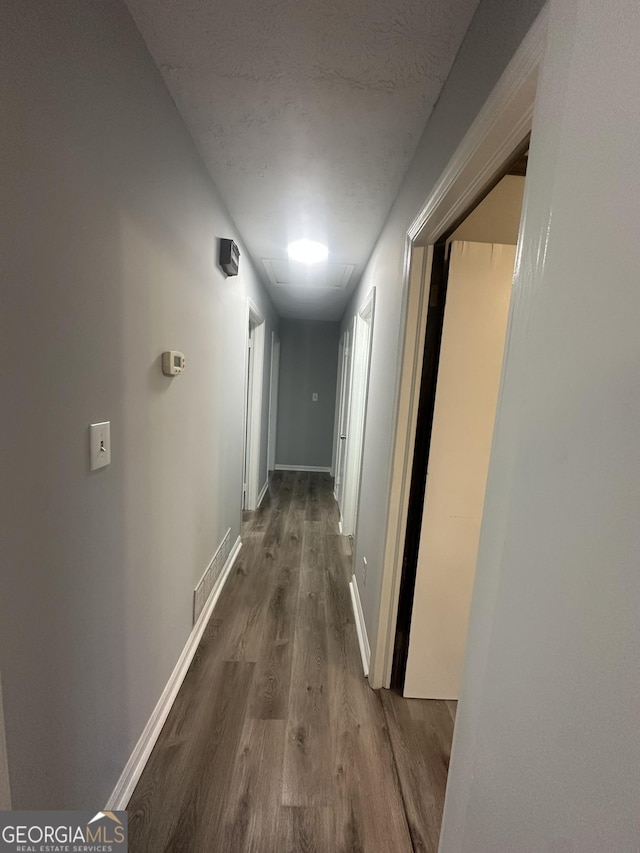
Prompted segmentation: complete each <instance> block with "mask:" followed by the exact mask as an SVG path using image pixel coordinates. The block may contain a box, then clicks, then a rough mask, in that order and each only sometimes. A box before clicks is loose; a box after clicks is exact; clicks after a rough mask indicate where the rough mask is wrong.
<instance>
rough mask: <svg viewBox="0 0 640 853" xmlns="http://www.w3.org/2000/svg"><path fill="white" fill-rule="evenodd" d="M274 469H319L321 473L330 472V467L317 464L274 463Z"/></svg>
mask: <svg viewBox="0 0 640 853" xmlns="http://www.w3.org/2000/svg"><path fill="white" fill-rule="evenodd" d="M276 471H319V472H321V473H322V474H330V473H331V468H324V467H322V466H318V465H276Z"/></svg>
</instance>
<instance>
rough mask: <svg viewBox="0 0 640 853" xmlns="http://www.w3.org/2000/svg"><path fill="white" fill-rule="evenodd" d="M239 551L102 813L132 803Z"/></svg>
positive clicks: (231, 558)
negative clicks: (134, 791)
mask: <svg viewBox="0 0 640 853" xmlns="http://www.w3.org/2000/svg"><path fill="white" fill-rule="evenodd" d="M241 548H242V542H241V540H240V537H239V536H238V538H237V539H236V541H235V543H234V545H233V548H232V549H231V552H230V554H229V556H228V558H227V562H226V564H225V567H224V569H223V570H222V572H221V574H220V577H219V578H218V580H217V581H216V583H215V585H214V587H213V589H212V590H211V595H210V596H209V600H208V601H207V603H206V604H205V606H204V607H203V609H202V613H201V614H200V617H199V618H198V621H197V622H196V624H195V625H194V626H193V629H192V631H191V633H190V634H189V637H188V639H187V642H186V644H185V647H184V648H183V650H182V654H181V655H180V657H179V658H178V662H177V663H176V665H175V667H174V670H173V672H172V673H171V676H170V677H169V680H168V681H167V684H166V686H165V688H164V690H163V691H162V695H161V696H160V699H158V704H157V705H156V707H155V708H154V709H153V712H152V714H151V716H150V717H149V720H148V722H147V725H146V726H145V727H144V731H143V732H142V734H141V735H140V739H139V740H138V743H137V744H136V745H135V747H134V750H133V752H132V753H131V755H130V757H129V760H128V761H127V763H126V766H125V768H124V770H123V771H122V775H121V776H120V778H119V779H118V781H117V783H116V786H115V788H114V789H113V792H112V793H111V796H110V797H109V799H108V800H107V804H106V806H105V809H107V810H109V811H119V810H122V809H126V807H127V804H128V803H129V800H130V799H131V795H132V794H133V790H134V788H135V786H136V785H137V784H138V781H139V780H140V777H141V776H142V771H143V770H144V768H145V765H146V763H147V761H148V760H149V756H150V755H151V751H152V750H153V747H154V746H155V744H156V741H157V740H158V736H159V735H160V732H161V730H162V727H163V725H164V724H165V722H166V719H167V717H168V716H169V712H170V711H171V707H172V706H173V703H174V701H175V698H176V696H177V695H178V691H179V690H180V687H181V685H182V682H183V681H184V678H185V676H186V674H187V671H188V669H189V666H190V665H191V661H192V660H193V656H194V655H195V653H196V650H197V648H198V645H199V643H200V640H201V638H202V635H203V633H204V629H205V628H206V626H207V623H208V621H209V619H210V618H211V614H212V613H213V608H214V607H215V606H216V603H217V601H218V598H219V597H220V593H221V592H222V587H223V586H224V584H225V582H226V580H227V578H228V577H229V574H230V573H231V569H232V568H233V564H234V563H235V561H236V557H237V556H238V554H239V552H240V549H241Z"/></svg>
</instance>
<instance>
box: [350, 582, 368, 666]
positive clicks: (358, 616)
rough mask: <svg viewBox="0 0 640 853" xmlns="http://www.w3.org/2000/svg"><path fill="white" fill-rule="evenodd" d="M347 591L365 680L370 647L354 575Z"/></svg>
mask: <svg viewBox="0 0 640 853" xmlns="http://www.w3.org/2000/svg"><path fill="white" fill-rule="evenodd" d="M349 591H350V592H351V605H352V607H353V615H354V617H355V620H356V632H357V634H358V645H359V646H360V655H361V657H362V669H363V670H364V675H365V678H366V677H367V676H368V675H369V664H370V662H371V647H370V646H369V637H368V636H367V626H366V625H365V622H364V614H363V612H362V602H361V601H360V593H359V591H358V582H357V580H356V576H355V575H353V576H352V578H351V580H350V581H349Z"/></svg>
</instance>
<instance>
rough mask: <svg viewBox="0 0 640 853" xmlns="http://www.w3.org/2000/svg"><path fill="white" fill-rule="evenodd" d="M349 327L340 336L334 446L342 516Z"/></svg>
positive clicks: (350, 335) (349, 361) (349, 371)
mask: <svg viewBox="0 0 640 853" xmlns="http://www.w3.org/2000/svg"><path fill="white" fill-rule="evenodd" d="M352 329H353V326H351V327H350V328H349V329H347V330H346V331H345V333H344V335H343V336H342V341H341V351H342V366H341V370H340V413H339V416H338V436H337V445H336V484H335V497H336V501H337V502H338V509H339V510H340V515H341V516H342V508H343V505H344V481H345V467H346V462H347V431H348V428H349V404H350V402H351V337H352Z"/></svg>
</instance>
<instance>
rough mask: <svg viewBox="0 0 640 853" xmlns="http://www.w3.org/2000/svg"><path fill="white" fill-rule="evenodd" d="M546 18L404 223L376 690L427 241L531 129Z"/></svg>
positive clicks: (414, 399) (393, 571)
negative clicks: (407, 223) (398, 355)
mask: <svg viewBox="0 0 640 853" xmlns="http://www.w3.org/2000/svg"><path fill="white" fill-rule="evenodd" d="M547 23H548V10H547V8H546V7H544V8H543V10H542V11H541V12H540V14H539V15H538V17H537V19H536V21H535V22H534V24H533V26H532V27H531V29H530V30H529V32H528V33H527V35H526V36H525V38H524V39H523V41H522V43H521V44H520V47H519V48H518V50H517V51H516V53H515V54H514V56H513V58H512V59H511V62H510V63H509V65H508V66H507V68H506V69H505V71H504V73H503V74H502V76H501V78H500V79H499V81H498V83H497V84H496V86H495V88H494V89H493V91H492V93H491V94H490V95H489V98H488V99H487V101H486V102H485V104H484V106H483V107H482V109H481V110H480V112H479V113H478V115H477V116H476V118H475V120H474V121H473V123H472V124H471V126H470V128H469V130H468V131H467V133H466V134H465V136H464V138H463V140H462V142H461V143H460V145H459V146H458V148H457V149H456V151H455V153H454V155H453V157H452V158H451V160H450V162H449V164H448V166H447V167H446V169H445V170H444V172H443V173H442V176H441V177H440V180H439V181H438V182H437V184H436V185H435V187H434V189H433V191H432V192H431V194H430V195H429V197H428V198H427V200H426V202H425V204H424V206H423V208H422V210H421V211H420V213H419V214H418V216H417V217H416V218H415V220H414V221H413V223H412V224H411V226H410V227H409V229H408V230H407V234H406V238H405V253H404V265H403V273H402V318H403V319H402V324H401V329H400V337H399V352H401V353H402V356H401V358H400V359H399V360H398V368H397V374H396V399H395V406H394V411H395V425H394V429H393V433H394V439H393V444H392V470H391V482H390V489H389V504H388V512H387V522H386V532H385V544H384V558H383V572H382V584H381V593H380V610H379V617H378V624H377V631H376V632H375V637H376V642H375V645H374V648H373V649H372V655H371V662H370V671H369V681H370V683H371V686H372V687H373V688H376V689H377V688H380V687H389V686H390V683H391V670H392V666H393V649H394V641H395V632H396V617H397V612H398V597H399V592H400V578H401V574H402V557H403V550H404V540H405V533H406V521H407V508H408V500H409V486H410V482H411V466H412V460H413V447H414V443H415V426H416V416H417V405H418V399H419V395H420V380H421V368H422V357H423V351H424V340H425V326H426V313H427V308H428V302H429V300H428V291H429V282H430V278H431V266H432V261H433V246H434V245H435V243H436V242H437V240H438V239H439V238H440V237H441V236H442V235H443V234H445V233H446V232H447V231H449V230H450V229H452V228H454V227H455V226H456V225H457V224H458V223H459V222H460V221H461V220H462V219H463V218H464V216H465V215H466V212H467V210H469V209H470V208H471V207H473V206H474V205H476V204H477V203H478V202H479V201H480V200H481V199H482V198H483V197H484V196H485V195H486V194H487V192H488V191H489V190H490V189H491V188H492V187H493V186H494V185H495V182H496V179H497V178H498V176H500V175H501V174H502V172H503V170H504V167H505V165H506V164H507V163H508V162H509V160H510V159H511V158H512V156H513V154H514V152H515V151H516V150H517V149H518V148H519V147H520V146H521V145H522V143H523V142H524V141H525V139H526V138H527V136H528V135H529V134H530V133H531V129H532V120H533V110H534V104H535V96H536V90H537V83H538V75H539V71H540V66H541V63H542V58H543V53H544V48H545V43H546V32H547ZM525 193H526V191H525ZM521 228H522V224H521ZM516 264H517V262H516Z"/></svg>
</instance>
